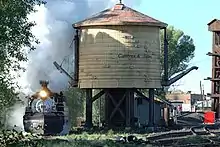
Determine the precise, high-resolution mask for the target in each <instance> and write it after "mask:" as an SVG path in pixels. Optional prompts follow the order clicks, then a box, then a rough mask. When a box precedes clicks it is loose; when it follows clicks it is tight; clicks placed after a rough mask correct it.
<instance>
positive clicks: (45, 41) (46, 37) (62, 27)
mask: <svg viewBox="0 0 220 147" xmlns="http://www.w3.org/2000/svg"><path fill="white" fill-rule="evenodd" d="M132 1H133V2H132ZM118 2H119V0H109V1H108V0H47V4H46V5H42V6H38V7H36V9H37V12H36V13H34V14H31V15H30V16H29V19H30V20H31V21H35V22H36V24H37V25H36V26H35V27H34V28H33V34H34V35H35V36H36V37H37V38H38V39H39V41H40V44H38V45H37V46H36V50H35V51H32V52H31V53H30V54H29V55H28V59H29V61H28V63H25V65H24V67H25V68H26V72H25V73H22V75H21V78H20V79H19V81H18V82H19V84H21V87H22V92H23V93H25V94H29V93H30V94H31V93H32V94H33V92H35V91H36V90H38V89H39V88H40V84H39V80H48V81H49V88H51V90H52V91H55V92H59V91H60V90H63V89H65V88H66V87H67V86H68V80H69V79H68V77H67V76H66V75H64V74H61V73H60V72H59V71H58V70H57V69H56V68H55V67H54V66H53V62H54V61H57V62H58V63H61V62H63V68H64V69H66V70H67V71H68V72H72V71H73V66H74V64H73V62H74V59H73V56H72V55H73V47H74V45H72V46H71V42H72V41H73V37H74V29H73V28H72V24H73V23H74V22H77V21H80V20H83V19H85V18H87V17H88V16H91V15H92V14H94V13H97V12H100V11H102V10H104V9H106V8H109V7H112V6H113V5H114V4H115V3H118ZM122 2H123V3H124V4H125V5H127V6H130V7H131V6H134V5H135V4H139V3H140V0H124V1H122ZM17 108H19V111H17ZM15 109H16V110H15ZM15 109H14V110H15V111H13V114H12V115H13V116H19V117H20V119H18V118H16V120H17V122H18V121H19V120H20V121H21V122H19V124H22V117H21V115H19V114H21V111H20V109H22V110H23V108H21V107H20V106H19V107H17V106H16V108H15ZM23 111H24V110H23ZM23 111H22V114H23ZM17 113H19V114H17ZM13 122H14V121H13Z"/></svg>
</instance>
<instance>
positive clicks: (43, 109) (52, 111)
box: [23, 81, 69, 135]
mask: <svg viewBox="0 0 220 147" xmlns="http://www.w3.org/2000/svg"><path fill="white" fill-rule="evenodd" d="M48 83H49V82H47V81H40V84H41V86H42V88H41V90H40V91H39V92H36V93H35V94H34V95H32V96H29V97H28V106H27V107H26V110H25V115H24V116H23V124H24V130H25V131H26V132H30V133H37V134H42V135H65V134H68V132H69V127H68V126H69V125H68V109H67V107H66V106H65V97H64V95H63V93H62V92H60V93H59V94H58V93H53V92H51V91H50V89H49V88H48V87H47V85H48Z"/></svg>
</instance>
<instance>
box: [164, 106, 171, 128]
mask: <svg viewBox="0 0 220 147" xmlns="http://www.w3.org/2000/svg"><path fill="white" fill-rule="evenodd" d="M163 110H164V111H163V114H164V121H165V125H166V127H168V126H169V119H170V110H169V107H168V106H167V105H166V107H165V108H164V109H163Z"/></svg>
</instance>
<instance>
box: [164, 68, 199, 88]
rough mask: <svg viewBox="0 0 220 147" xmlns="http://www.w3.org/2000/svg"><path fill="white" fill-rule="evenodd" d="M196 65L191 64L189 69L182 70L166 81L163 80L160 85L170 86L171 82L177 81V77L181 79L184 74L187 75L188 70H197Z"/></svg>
mask: <svg viewBox="0 0 220 147" xmlns="http://www.w3.org/2000/svg"><path fill="white" fill-rule="evenodd" d="M197 69H198V67H197V66H192V67H190V68H189V69H187V70H185V71H183V72H182V73H180V74H178V75H177V76H175V77H173V78H171V79H169V80H167V81H163V83H162V85H163V86H170V85H172V84H173V83H175V82H176V81H178V80H179V79H181V78H182V77H184V76H185V75H187V74H188V73H189V72H191V71H192V70H197Z"/></svg>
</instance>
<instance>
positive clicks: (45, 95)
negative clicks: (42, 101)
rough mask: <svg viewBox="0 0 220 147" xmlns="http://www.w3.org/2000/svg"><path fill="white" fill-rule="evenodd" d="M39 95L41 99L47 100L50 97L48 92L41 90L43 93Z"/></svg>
mask: <svg viewBox="0 0 220 147" xmlns="http://www.w3.org/2000/svg"><path fill="white" fill-rule="evenodd" d="M39 95H40V97H42V98H46V97H47V96H48V94H47V92H46V91H44V90H41V91H40V92H39Z"/></svg>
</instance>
